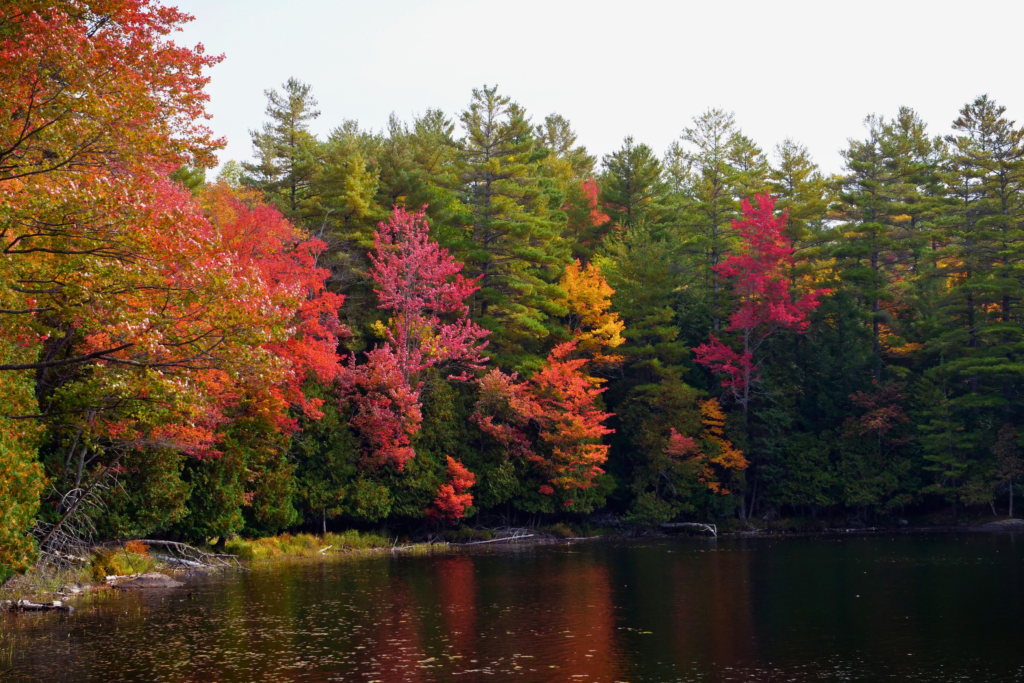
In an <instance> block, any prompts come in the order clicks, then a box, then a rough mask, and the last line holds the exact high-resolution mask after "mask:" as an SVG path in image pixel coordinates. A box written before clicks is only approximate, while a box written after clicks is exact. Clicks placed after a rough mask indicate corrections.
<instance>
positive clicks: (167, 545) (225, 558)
mask: <svg viewBox="0 0 1024 683" xmlns="http://www.w3.org/2000/svg"><path fill="white" fill-rule="evenodd" d="M139 542H140V543H145V544H146V545H148V546H149V547H150V548H160V549H162V550H163V551H164V552H165V553H166V554H163V555H161V556H160V559H161V560H163V561H164V562H168V563H170V564H180V565H183V566H185V567H193V568H196V569H211V570H212V569H245V567H243V566H242V563H241V562H239V561H238V557H236V556H235V555H226V554H222V553H208V552H204V551H202V550H200V549H199V548H193V547H192V546H190V545H189V544H187V543H179V542H177V541H154V540H148V539H147V540H142V541H139Z"/></svg>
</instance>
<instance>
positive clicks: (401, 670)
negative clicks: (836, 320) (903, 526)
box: [0, 536, 1024, 683]
mask: <svg viewBox="0 0 1024 683" xmlns="http://www.w3.org/2000/svg"><path fill="white" fill-rule="evenodd" d="M1022 580H1024V544H1021V543H1020V542H1019V539H1014V538H1013V537H1011V536H963V537H955V536H903V537H896V538H880V537H875V538H860V539H788V540H781V541H779V540H770V539H769V540H758V541H735V540H728V541H727V540H723V541H720V542H718V543H715V542H713V541H703V540H696V539H694V540H679V541H659V542H646V543H636V542H632V543H631V542H624V541H595V542H587V543H578V544H575V545H572V546H565V545H562V546H557V547H553V546H536V547H520V548H505V549H490V550H488V551H486V552H477V553H473V554H466V555H451V556H444V557H428V558H393V559H383V560H364V561H356V562H337V563H323V564H308V565H291V566H283V567H278V568H276V569H274V570H265V571H257V572H252V573H250V574H246V575H235V576H228V577H222V578H214V579H210V580H205V581H200V582H198V583H195V584H193V585H191V586H190V587H189V591H191V595H189V594H188V593H187V592H185V591H179V592H175V593H167V594H163V595H155V594H154V595H141V596H140V595H135V596H125V597H123V598H118V599H115V600H109V601H106V602H104V603H101V604H98V605H95V606H93V607H90V608H88V609H84V610H80V611H79V612H77V613H76V614H74V615H72V616H71V617H57V618H54V617H53V616H47V617H40V616H29V615H26V616H24V617H22V618H19V619H17V620H14V621H12V620H10V619H8V620H6V621H5V622H4V624H5V633H7V634H8V637H10V636H12V635H13V637H14V638H15V641H16V646H15V650H14V654H13V657H12V659H11V661H2V662H0V679H2V680H4V681H8V680H10V681H30V680H31V681H34V680H45V681H83V680H103V681H197V682H198V681H203V682H208V681H221V682H232V681H246V682H248V681H256V680H259V681H333V680H341V681H345V680H352V681H380V682H381V683H384V682H391V681H423V682H427V681H478V680H494V679H508V680H522V681H609V682H611V681H634V682H635V681H659V682H661V681H690V680H704V681H727V680H758V681H820V680H864V681H876V680H885V679H893V680H921V681H947V680H963V679H964V677H966V679H967V680H984V681H998V680H1024V648H1021V647H1020V646H1019V643H1020V642H1021V636H1024V623H1022V620H1021V615H1022V614H1024V594H1022V591H1024V586H1022V583H1021V582H1022Z"/></svg>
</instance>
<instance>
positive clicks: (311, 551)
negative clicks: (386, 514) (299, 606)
mask: <svg viewBox="0 0 1024 683" xmlns="http://www.w3.org/2000/svg"><path fill="white" fill-rule="evenodd" d="M391 546H392V542H391V541H389V540H388V539H387V538H385V537H384V536H381V535H379V534H374V533H360V532H359V531H356V530H354V529H353V530H349V531H346V532H344V533H340V534H335V533H328V534H326V535H324V536H314V535H313V534H295V535H292V534H281V535H280V536H270V537H267V538H257V539H252V540H250V539H245V538H232V539H230V540H228V541H227V542H226V543H225V544H224V552H225V553H228V554H230V555H235V556H236V557H238V559H240V560H245V561H247V562H253V561H258V560H273V559H279V558H286V557H314V556H317V555H322V554H323V553H325V552H328V551H331V552H348V551H353V550H373V549H376V548H390V547H391ZM321 551H323V552H321Z"/></svg>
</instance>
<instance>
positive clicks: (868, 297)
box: [833, 107, 937, 382]
mask: <svg viewBox="0 0 1024 683" xmlns="http://www.w3.org/2000/svg"><path fill="white" fill-rule="evenodd" d="M865 126H866V127H867V129H868V137H867V138H866V139H865V140H850V147H849V148H848V149H847V150H846V151H844V152H843V158H844V159H845V161H846V170H847V174H846V176H845V177H844V178H843V180H842V192H841V195H840V199H841V204H840V211H841V212H842V215H843V217H844V218H845V219H846V221H847V222H846V223H845V224H844V225H843V226H842V227H841V231H842V241H841V242H840V243H839V245H838V246H837V248H836V249H835V250H834V251H833V254H834V256H835V257H836V258H837V259H838V260H839V261H840V266H841V270H842V279H843V282H844V284H845V286H847V287H850V288H852V289H853V291H855V292H856V293H857V295H858V297H859V298H860V300H861V302H862V304H863V305H864V307H865V308H867V309H868V311H867V318H868V319H869V321H870V325H871V339H872V352H873V353H874V356H875V367H874V379H875V381H876V382H880V381H881V378H882V365H883V348H882V343H883V334H891V330H892V329H894V328H897V326H898V320H897V319H896V317H895V316H894V315H893V311H892V309H893V308H894V305H893V303H892V302H893V284H894V283H897V282H900V281H903V280H905V279H906V278H907V277H908V276H909V275H910V273H912V272H913V271H914V269H915V267H916V266H917V265H918V263H919V259H920V255H921V250H922V249H923V248H924V246H925V245H926V239H925V232H924V225H923V224H924V222H925V220H926V219H927V218H928V215H929V210H930V203H929V201H928V196H927V189H928V188H929V187H930V185H931V184H932V183H933V176H934V172H935V168H936V163H937V158H936V147H935V142H934V141H933V140H931V139H929V138H928V136H927V134H926V131H925V124H924V123H923V122H922V121H921V120H920V118H919V117H918V116H917V114H916V113H915V112H914V111H913V110H911V109H908V108H906V107H902V108H901V109H900V112H899V115H898V117H897V118H896V119H893V120H886V119H885V118H884V117H881V116H876V115H871V116H868V117H867V118H866V119H865Z"/></svg>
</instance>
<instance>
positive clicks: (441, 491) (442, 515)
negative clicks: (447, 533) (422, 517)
mask: <svg viewBox="0 0 1024 683" xmlns="http://www.w3.org/2000/svg"><path fill="white" fill-rule="evenodd" d="M445 458H446V459H447V461H448V469H447V472H448V481H447V482H446V483H444V484H441V486H440V487H438V489H437V498H435V499H434V502H433V504H432V505H431V506H430V507H429V508H427V519H428V520H431V521H435V522H454V521H457V520H459V519H461V518H463V517H465V516H466V510H468V509H469V508H470V507H472V505H473V494H471V493H469V489H470V487H472V486H473V484H475V483H476V477H475V476H474V474H473V473H472V472H470V471H469V470H467V469H466V468H465V467H464V466H463V465H462V463H461V462H459V461H458V460H455V459H454V458H452V457H451V456H450V455H448V456H445Z"/></svg>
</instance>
